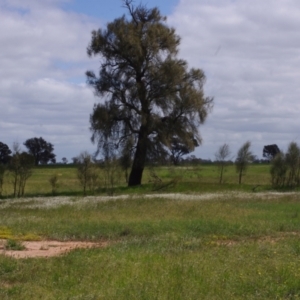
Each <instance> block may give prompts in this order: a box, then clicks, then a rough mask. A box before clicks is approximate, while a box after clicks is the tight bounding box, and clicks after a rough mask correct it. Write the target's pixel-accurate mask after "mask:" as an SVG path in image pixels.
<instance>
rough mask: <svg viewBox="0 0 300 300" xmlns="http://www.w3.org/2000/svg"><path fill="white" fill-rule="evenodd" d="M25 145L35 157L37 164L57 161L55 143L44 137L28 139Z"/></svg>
mask: <svg viewBox="0 0 300 300" xmlns="http://www.w3.org/2000/svg"><path fill="white" fill-rule="evenodd" d="M24 146H25V147H26V148H27V149H28V152H29V154H31V155H32V156H33V157H34V163H35V165H36V166H37V165H38V164H40V163H41V164H47V163H48V162H52V163H55V156H56V155H55V154H54V153H53V151H54V148H53V145H52V144H51V143H48V142H46V141H45V140H44V139H43V138H42V137H40V138H36V137H34V138H31V139H28V140H26V141H25V143H24Z"/></svg>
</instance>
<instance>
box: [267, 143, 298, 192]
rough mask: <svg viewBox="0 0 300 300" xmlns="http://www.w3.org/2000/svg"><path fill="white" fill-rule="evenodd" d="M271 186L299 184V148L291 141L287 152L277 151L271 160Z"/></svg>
mask: <svg viewBox="0 0 300 300" xmlns="http://www.w3.org/2000/svg"><path fill="white" fill-rule="evenodd" d="M270 173H271V179H272V185H273V187H276V188H277V187H288V188H294V187H296V186H299V184H300V148H299V146H298V145H297V143H295V142H291V143H290V144H289V147H288V151H287V153H283V152H279V153H278V154H277V155H276V156H275V157H274V158H273V160H272V161H271V169H270Z"/></svg>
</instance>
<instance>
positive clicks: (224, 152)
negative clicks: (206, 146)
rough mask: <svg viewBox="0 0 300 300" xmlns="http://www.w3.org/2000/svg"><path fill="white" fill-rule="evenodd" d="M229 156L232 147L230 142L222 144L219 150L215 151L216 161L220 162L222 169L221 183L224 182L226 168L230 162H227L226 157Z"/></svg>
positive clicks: (219, 165)
mask: <svg viewBox="0 0 300 300" xmlns="http://www.w3.org/2000/svg"><path fill="white" fill-rule="evenodd" d="M229 156H230V149H229V145H228V144H223V145H222V146H220V147H219V149H218V151H217V152H216V153H215V157H216V163H217V164H218V167H219V169H220V177H219V183H220V184H221V183H222V182H223V173H224V169H225V167H226V165H227V164H228V162H226V159H228V158H229Z"/></svg>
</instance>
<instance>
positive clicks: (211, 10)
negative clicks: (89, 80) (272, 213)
mask: <svg viewBox="0 0 300 300" xmlns="http://www.w3.org/2000/svg"><path fill="white" fill-rule="evenodd" d="M135 3H136V4H139V3H142V4H145V5H147V6H148V7H149V8H151V7H154V6H157V7H158V8H159V9H160V11H161V13H162V14H163V15H165V16H167V24H168V25H169V26H171V27H174V28H175V30H176V33H177V34H178V35H179V36H180V37H181V44H180V48H179V49H180V51H179V54H178V57H180V58H182V59H185V60H186V61H187V62H188V65H189V67H190V68H192V67H193V68H200V69H202V70H203V71H204V73H205V74H206V84H205V86H204V91H205V94H206V95H207V96H210V97H214V108H213V110H212V112H211V113H210V114H209V115H208V118H207V121H206V122H205V124H204V125H202V126H200V127H199V131H200V133H201V136H202V138H203V143H202V145H201V146H200V147H197V148H196V150H195V152H193V153H191V154H194V155H196V156H197V157H201V158H204V159H214V157H215V153H216V151H217V150H218V148H219V147H220V146H221V145H223V144H224V143H227V144H228V145H229V147H230V149H231V153H232V157H233V158H234V156H235V155H236V152H237V151H238V149H239V147H241V146H242V144H244V143H245V142H246V141H248V140H249V141H251V145H252V146H251V147H252V148H251V149H252V151H253V153H254V154H255V155H257V157H258V158H261V157H262V149H263V146H264V145H268V144H277V145H278V146H279V148H280V149H281V150H283V151H286V149H287V147H288V144H289V143H290V142H292V141H295V142H297V143H298V144H300V133H299V127H300V126H299V125H300V118H299V112H300V101H299V99H298V98H299V95H300V1H298V0H264V1H261V0H239V1H235V0H167V1H161V0H143V1H136V2H135ZM124 13H126V10H125V9H124V7H122V1H121V0H109V1H108V0H85V1H80V0H43V1H40V0H0V19H1V27H0V130H1V136H0V141H1V142H3V143H6V144H7V145H8V146H9V147H10V148H12V145H13V143H15V142H17V143H19V144H20V145H22V144H23V143H24V142H25V140H27V139H29V138H32V137H43V138H44V139H45V140H46V141H47V142H50V143H52V144H53V145H54V153H55V154H56V155H57V161H58V162H59V161H61V158H62V157H66V158H67V159H68V160H69V161H71V158H72V157H74V156H77V155H79V153H80V152H82V151H89V152H90V153H93V152H95V150H96V145H93V144H92V143H91V140H90V137H91V132H90V130H89V127H90V124H89V116H90V114H91V113H92V109H93V105H94V103H99V102H101V99H100V98H99V97H96V96H95V95H94V93H93V90H92V88H91V87H89V86H87V84H86V77H85V72H86V71H87V70H94V71H97V69H98V68H99V66H100V64H99V58H92V59H91V58H89V57H88V56H87V53H86V48H87V46H88V44H89V41H90V39H91V31H92V30H94V29H98V28H105V26H106V24H107V23H108V22H111V21H113V20H114V19H115V18H117V17H120V16H122V15H123V14H124ZM23 148H24V147H23ZM24 150H25V148H24Z"/></svg>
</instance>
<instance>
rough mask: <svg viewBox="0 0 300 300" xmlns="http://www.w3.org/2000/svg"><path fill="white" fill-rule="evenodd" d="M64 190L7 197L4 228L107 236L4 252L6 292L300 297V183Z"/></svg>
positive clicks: (12, 233)
mask: <svg viewBox="0 0 300 300" xmlns="http://www.w3.org/2000/svg"><path fill="white" fill-rule="evenodd" d="M251 195H253V197H252V196H251ZM254 195H255V197H254ZM58 199H60V200H61V201H56V200H57V199H55V198H50V197H49V198H45V199H38V198H32V199H21V200H12V199H10V200H9V199H8V200H5V201H2V202H1V203H0V237H1V234H2V235H5V236H6V237H7V238H16V237H19V238H20V237H21V238H22V237H23V238H24V239H25V238H26V236H31V237H38V238H40V239H58V240H88V241H93V240H108V241H110V245H109V246H108V247H107V248H103V249H85V250H75V251H73V252H71V253H69V254H67V255H64V256H61V257H56V258H49V259H22V260H15V259H12V258H8V257H4V256H0V298H1V299H40V298H43V299H272V300H273V299H300V259H299V258H300V240H299V237H300V226H299V225H300V203H299V200H298V199H299V198H298V194H297V193H295V194H289V195H285V194H279V195H277V196H274V195H268V196H267V195H265V194H261V196H260V194H259V193H256V194H243V193H231V194H224V195H223V196H221V195H220V196H219V197H215V198H212V199H209V200H197V199H196V200H187V199H185V200H173V199H164V198H145V197H142V196H140V197H137V196H136V197H129V198H127V199H123V200H122V199H118V200H110V201H100V200H101V198H99V197H98V198H80V197H73V198H71V199H69V202H64V198H58ZM55 201H56V202H55ZM54 202H55V203H54Z"/></svg>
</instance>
